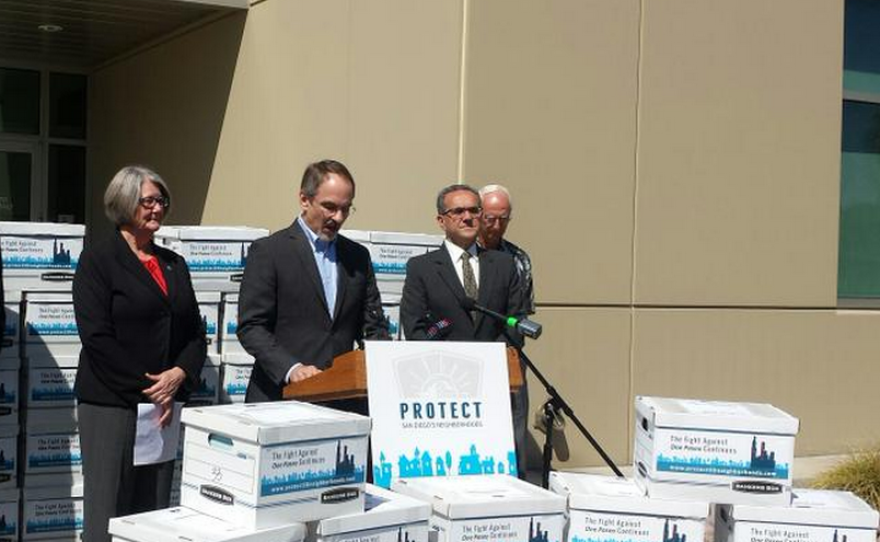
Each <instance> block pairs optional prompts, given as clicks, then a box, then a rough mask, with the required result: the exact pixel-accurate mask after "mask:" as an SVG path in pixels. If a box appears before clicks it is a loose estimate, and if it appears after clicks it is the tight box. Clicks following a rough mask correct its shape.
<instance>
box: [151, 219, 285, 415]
mask: <svg viewBox="0 0 880 542" xmlns="http://www.w3.org/2000/svg"><path fill="white" fill-rule="evenodd" d="M268 234H269V230H266V229H262V228H248V227H243V226H242V227H221V226H163V227H162V228H160V229H159V231H158V232H156V236H155V240H156V243H158V244H160V245H162V246H164V247H166V248H168V249H171V250H173V251H174V252H177V253H178V254H180V255H181V256H183V257H184V259H186V264H187V266H188V267H189V270H190V275H191V276H192V282H193V289H194V290H195V291H196V297H197V298H198V301H199V310H200V311H201V313H202V318H203V319H204V320H205V328H206V330H207V333H208V360H207V361H206V363H205V368H204V369H203V371H202V381H203V386H202V387H201V389H200V390H199V391H198V392H197V393H196V394H195V395H194V396H193V397H192V398H191V401H192V404H197V405H208V404H215V403H217V402H220V403H232V402H242V401H244V392H245V389H246V388H247V382H248V379H249V378H250V372H251V368H252V367H253V363H254V358H252V357H251V356H248V355H247V354H246V353H245V352H244V349H243V348H241V345H240V344H239V343H238V338H237V337H236V336H235V331H236V324H237V322H238V288H239V286H240V284H241V280H242V277H243V276H244V266H245V264H246V263H247V254H248V250H249V249H250V245H251V243H253V242H254V241H255V240H257V239H259V238H261V237H265V236H267V235H268Z"/></svg>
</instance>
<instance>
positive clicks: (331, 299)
mask: <svg viewBox="0 0 880 542" xmlns="http://www.w3.org/2000/svg"><path fill="white" fill-rule="evenodd" d="M296 221H297V223H299V227H300V228H302V230H303V232H305V234H306V239H308V240H309V244H310V245H311V246H312V255H313V256H314V257H315V264H317V266H318V274H319V275H320V276H321V282H322V283H323V285H324V299H325V300H326V301H327V311H328V312H329V313H330V319H331V320H332V319H333V311H334V309H335V308H336V286H337V281H338V279H339V271H338V270H337V269H336V262H337V259H336V239H334V240H333V241H329V242H328V241H324V240H322V239H321V238H319V237H318V235H317V234H316V233H315V232H313V231H312V230H311V228H309V227H308V225H306V223H305V222H304V221H303V219H302V217H298V218H297V219H296Z"/></svg>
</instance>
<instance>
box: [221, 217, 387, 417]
mask: <svg viewBox="0 0 880 542" xmlns="http://www.w3.org/2000/svg"><path fill="white" fill-rule="evenodd" d="M336 239H337V241H336V242H337V245H336V257H337V270H338V276H339V282H338V284H337V290H336V307H334V309H333V315H334V316H333V319H332V320H331V319H330V315H329V313H328V310H327V301H326V300H325V298H324V287H323V286H322V283H321V278H320V274H319V273H318V266H317V264H316V263H315V257H314V254H313V253H312V247H311V245H310V244H309V240H308V239H307V238H306V235H305V233H304V232H303V231H302V229H301V228H300V226H299V224H297V223H296V222H294V223H293V224H292V225H291V226H290V227H288V228H286V229H284V230H281V231H278V232H276V233H274V234H272V235H270V236H269V237H266V238H263V239H260V240H258V241H256V242H254V243H253V244H252V245H251V248H250V250H249V251H248V257H247V265H246V267H245V270H244V279H243V280H242V283H241V292H240V295H239V299H238V339H239V340H240V341H241V344H242V346H244V349H245V350H246V351H247V352H248V353H249V354H250V355H252V356H254V358H255V359H256V362H255V363H254V370H253V372H252V373H251V380H250V383H249V384H248V389H247V395H246V396H245V400H246V401H247V402H249V403H254V402H260V401H275V400H279V399H281V398H282V391H283V389H284V386H285V385H286V381H285V377H286V376H287V372H288V371H289V370H290V368H291V367H293V366H294V365H295V364H296V363H303V364H305V365H314V366H315V367H317V368H319V369H326V368H328V367H330V365H331V364H332V362H333V358H334V357H335V356H338V355H339V354H343V353H345V352H348V351H349V350H351V349H352V348H354V344H355V342H360V341H362V340H363V339H364V337H366V338H367V339H386V338H388V323H387V321H386V320H385V315H384V313H383V312H382V304H381V301H380V298H379V290H378V288H377V287H376V277H375V275H374V274H373V265H372V262H371V261H370V253H369V251H367V249H366V248H364V247H363V246H361V245H359V244H357V243H355V242H354V241H351V240H350V239H347V238H345V237H343V236H341V235H339V236H337V238H336Z"/></svg>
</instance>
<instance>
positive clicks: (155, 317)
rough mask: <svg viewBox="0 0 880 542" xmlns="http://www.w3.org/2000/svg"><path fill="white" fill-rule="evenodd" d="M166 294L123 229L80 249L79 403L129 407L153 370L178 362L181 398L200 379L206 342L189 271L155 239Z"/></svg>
mask: <svg viewBox="0 0 880 542" xmlns="http://www.w3.org/2000/svg"><path fill="white" fill-rule="evenodd" d="M153 250H154V253H155V255H156V257H157V258H158V260H159V264H160V265H161V267H162V272H163V273H164V275H165V282H166V283H167V285H168V295H167V296H166V295H165V294H164V293H162V290H161V289H160V288H159V285H158V284H156V281H155V280H154V279H153V277H152V276H151V275H150V273H149V271H147V269H146V268H145V267H144V265H143V264H142V263H141V262H140V260H138V258H137V256H136V255H135V254H134V252H132V251H131V249H130V248H129V246H128V243H126V241H125V239H124V238H123V237H122V234H121V233H120V232H119V231H116V232H115V233H114V235H113V236H112V237H111V238H109V239H105V240H103V241H102V242H100V243H98V244H97V245H95V246H92V247H89V248H87V249H86V250H84V251H83V253H82V256H81V257H80V260H79V265H78V266H77V270H76V274H75V275H74V278H73V308H74V312H75V314H76V325H77V327H78V328H79V336H80V340H81V341H82V351H81V352H80V356H79V370H78V371H77V374H76V396H77V399H78V400H79V401H81V402H86V403H95V404H99V405H112V406H122V407H129V408H134V407H135V406H136V405H137V403H145V402H147V399H146V397H145V396H144V395H143V394H142V393H141V392H142V391H143V390H144V389H146V388H148V387H150V385H151V384H152V382H151V381H150V380H149V379H147V378H146V376H144V375H145V373H152V374H157V373H160V372H162V371H164V370H166V369H170V368H171V367H174V366H177V367H180V368H181V369H183V371H184V372H185V373H186V377H187V378H186V382H185V383H184V385H183V386H181V389H180V391H178V393H177V396H176V397H175V399H176V400H179V401H185V400H186V399H187V397H188V395H189V392H190V391H192V389H194V388H195V387H196V386H197V385H198V383H199V380H200V376H201V370H202V365H203V364H204V363H205V357H206V356H207V345H206V341H205V331H204V326H203V325H202V319H201V317H200V315H199V306H198V304H197V303H196V296H195V293H194V292H193V287H192V282H191V280H190V275H189V270H188V269H187V267H186V262H185V261H184V260H183V258H182V257H180V256H179V255H177V254H175V253H174V252H172V251H170V250H167V249H164V248H161V247H158V246H154V247H153Z"/></svg>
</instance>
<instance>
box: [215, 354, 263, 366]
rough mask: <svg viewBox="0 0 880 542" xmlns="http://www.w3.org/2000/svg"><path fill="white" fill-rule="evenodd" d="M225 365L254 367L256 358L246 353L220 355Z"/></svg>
mask: <svg viewBox="0 0 880 542" xmlns="http://www.w3.org/2000/svg"><path fill="white" fill-rule="evenodd" d="M220 356H221V357H222V358H223V360H222V363H223V365H247V366H250V365H253V364H254V361H255V360H254V357H253V356H252V355H250V354H248V353H246V352H228V353H226V354H220Z"/></svg>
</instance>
